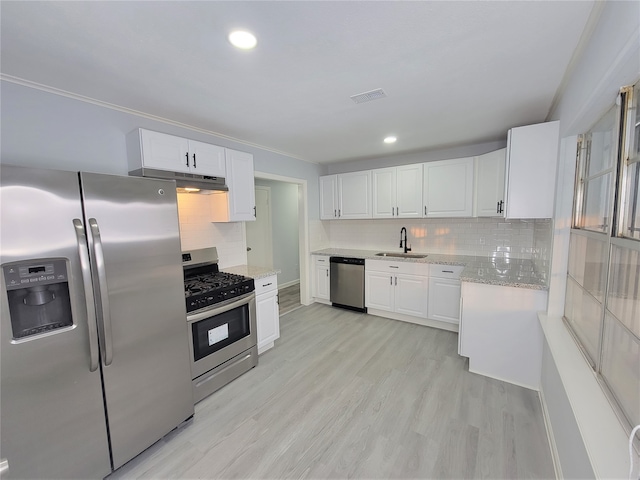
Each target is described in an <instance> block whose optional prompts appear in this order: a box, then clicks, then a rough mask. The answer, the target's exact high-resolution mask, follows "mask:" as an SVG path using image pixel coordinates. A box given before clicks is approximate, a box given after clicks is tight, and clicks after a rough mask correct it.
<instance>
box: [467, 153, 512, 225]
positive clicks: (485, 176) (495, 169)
mask: <svg viewBox="0 0 640 480" xmlns="http://www.w3.org/2000/svg"><path fill="white" fill-rule="evenodd" d="M505 155H506V149H504V148H502V149H500V150H496V151H494V152H489V153H485V154H484V155H479V156H477V157H476V158H475V164H476V165H475V196H474V203H473V216H474V217H504V191H505V184H504V172H505V162H506V158H505Z"/></svg>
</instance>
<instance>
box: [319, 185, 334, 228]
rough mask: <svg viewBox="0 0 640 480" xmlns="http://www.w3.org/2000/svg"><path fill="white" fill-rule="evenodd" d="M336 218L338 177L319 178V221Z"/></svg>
mask: <svg viewBox="0 0 640 480" xmlns="http://www.w3.org/2000/svg"><path fill="white" fill-rule="evenodd" d="M334 218H338V176H337V175H326V176H324V177H320V220H333V219H334Z"/></svg>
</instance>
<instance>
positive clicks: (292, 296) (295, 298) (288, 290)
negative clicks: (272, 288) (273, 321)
mask: <svg viewBox="0 0 640 480" xmlns="http://www.w3.org/2000/svg"><path fill="white" fill-rule="evenodd" d="M278 301H279V303H280V315H285V314H287V313H289V312H292V311H293V310H296V309H298V308H300V307H301V306H302V304H301V303H300V284H299V283H297V284H295V285H291V286H289V287H284V288H280V289H278Z"/></svg>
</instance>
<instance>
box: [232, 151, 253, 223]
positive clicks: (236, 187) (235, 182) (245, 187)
mask: <svg viewBox="0 0 640 480" xmlns="http://www.w3.org/2000/svg"><path fill="white" fill-rule="evenodd" d="M225 150H226V167H227V176H226V182H227V186H228V187H229V192H228V196H229V221H232V222H243V221H253V220H255V219H256V199H255V183H254V179H253V155H251V154H250V153H246V152H238V151H236V150H230V149H228V148H227V149H225Z"/></svg>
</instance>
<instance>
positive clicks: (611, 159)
mask: <svg viewBox="0 0 640 480" xmlns="http://www.w3.org/2000/svg"><path fill="white" fill-rule="evenodd" d="M617 112H618V109H617V107H616V106H615V105H614V106H613V107H611V109H609V111H608V112H607V113H606V114H605V115H604V116H603V117H602V118H601V119H600V120H599V121H598V123H596V124H595V125H594V126H593V128H592V129H591V130H590V131H589V137H588V139H589V141H590V144H591V145H590V148H589V163H588V165H587V177H591V176H593V175H596V174H598V173H600V172H602V171H603V170H607V169H608V168H611V167H613V165H614V163H615V152H616V145H617V133H618V132H617V128H616V115H617Z"/></svg>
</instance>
